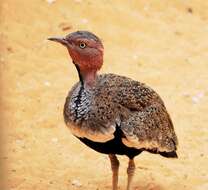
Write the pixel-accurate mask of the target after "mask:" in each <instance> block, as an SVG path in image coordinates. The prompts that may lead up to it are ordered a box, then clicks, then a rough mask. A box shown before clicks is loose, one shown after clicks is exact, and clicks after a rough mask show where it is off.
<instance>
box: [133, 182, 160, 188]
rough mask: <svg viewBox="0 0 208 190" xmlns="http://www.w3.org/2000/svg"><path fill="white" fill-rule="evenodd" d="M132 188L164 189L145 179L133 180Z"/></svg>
mask: <svg viewBox="0 0 208 190" xmlns="http://www.w3.org/2000/svg"><path fill="white" fill-rule="evenodd" d="M132 190H164V188H163V187H162V186H161V185H159V184H157V183H155V182H147V181H141V180H140V181H138V182H137V181H135V182H134V185H133V188H132Z"/></svg>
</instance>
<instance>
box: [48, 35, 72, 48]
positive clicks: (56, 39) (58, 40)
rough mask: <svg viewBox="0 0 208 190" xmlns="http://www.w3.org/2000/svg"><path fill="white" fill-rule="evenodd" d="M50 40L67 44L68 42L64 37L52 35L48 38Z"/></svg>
mask: <svg viewBox="0 0 208 190" xmlns="http://www.w3.org/2000/svg"><path fill="white" fill-rule="evenodd" d="M48 40H51V41H54V42H59V43H61V44H63V45H65V46H66V45H67V44H68V42H67V40H66V39H65V38H64V37H51V38H48Z"/></svg>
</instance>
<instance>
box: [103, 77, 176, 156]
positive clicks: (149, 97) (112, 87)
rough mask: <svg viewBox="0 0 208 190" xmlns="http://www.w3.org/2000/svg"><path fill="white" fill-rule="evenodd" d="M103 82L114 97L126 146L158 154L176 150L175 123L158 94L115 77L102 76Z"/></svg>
mask: <svg viewBox="0 0 208 190" xmlns="http://www.w3.org/2000/svg"><path fill="white" fill-rule="evenodd" d="M101 79H102V84H101V86H104V88H103V89H105V91H106V92H105V93H109V94H111V93H113V97H112V98H113V99H112V101H113V103H114V104H117V107H118V112H120V120H121V121H120V127H121V130H122V131H123V133H124V135H125V137H126V138H123V139H122V140H123V143H124V144H125V145H126V146H129V147H134V148H138V149H140V148H145V149H148V150H154V151H158V152H172V151H175V150H176V145H177V143H178V142H177V137H176V135H175V132H174V128H173V124H172V121H171V119H170V117H169V114H168V113H167V110H166V108H165V106H164V103H163V101H162V100H161V98H160V97H159V96H158V94H157V93H156V92H155V91H153V90H152V89H151V88H149V87H147V86H146V85H145V84H143V83H139V82H137V81H133V80H131V79H129V78H126V77H121V76H117V75H113V74H107V75H102V76H101Z"/></svg>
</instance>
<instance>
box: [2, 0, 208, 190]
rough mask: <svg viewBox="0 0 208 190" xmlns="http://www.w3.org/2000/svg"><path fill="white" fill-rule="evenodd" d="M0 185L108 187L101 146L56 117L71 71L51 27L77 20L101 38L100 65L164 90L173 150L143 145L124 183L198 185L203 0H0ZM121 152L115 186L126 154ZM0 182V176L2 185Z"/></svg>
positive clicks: (207, 142)
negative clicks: (169, 155) (164, 153)
mask: <svg viewBox="0 0 208 190" xmlns="http://www.w3.org/2000/svg"><path fill="white" fill-rule="evenodd" d="M0 6H1V11H0V14H1V16H0V28H1V32H0V35H1V37H0V52H1V57H0V69H1V70H0V71H1V120H0V121H1V139H3V140H2V141H1V145H2V147H3V148H2V150H1V152H2V154H1V158H0V159H1V162H0V163H1V167H2V168H1V179H0V180H1V188H0V189H1V190H45V189H50V190H57V189H58V190H76V189H79V190H109V189H111V170H110V164H109V161H108V157H107V155H102V154H99V153H96V152H94V151H93V150H90V149H89V148H87V147H86V146H85V145H83V144H81V143H80V142H79V141H78V140H77V139H76V138H75V137H73V136H72V135H71V134H70V131H69V130H68V129H67V128H66V127H65V124H64V122H63V117H62V110H63V104H64V101H65V96H66V94H67V92H68V90H69V89H70V88H71V86H72V85H73V84H74V83H75V82H76V81H77V80H78V78H77V73H76V71H75V68H74V67H73V65H72V64H71V60H70V59H69V56H68V55H67V51H66V50H65V49H64V47H62V46H60V45H58V44H55V43H52V42H47V41H46V40H45V39H46V38H47V37H49V36H53V35H64V34H67V33H69V32H72V31H75V30H78V29H84V30H90V31H93V32H94V33H96V34H97V35H98V36H100V37H101V38H102V40H103V43H104V45H105V64H104V67H103V69H102V70H101V73H108V72H113V73H117V74H120V75H126V76H129V77H131V78H133V79H135V80H139V81H143V82H145V83H147V84H148V85H150V86H152V87H153V88H154V89H155V90H156V91H157V92H158V93H159V94H160V95H161V97H162V98H163V99H164V101H165V103H166V106H167V109H168V110H169V112H170V114H171V116H172V119H173V122H174V125H175V130H176V133H177V135H178V138H179V143H180V146H179V149H178V154H179V159H177V160H172V159H166V158H162V157H160V156H158V155H152V154H149V153H143V154H141V155H140V156H138V157H137V158H136V159H135V161H136V164H137V172H136V175H135V181H134V190H165V189H168V190H207V189H208V174H207V171H208V148H207V147H208V129H207V127H208V126H207V123H208V116H207V113H208V11H207V10H208V1H204V0H189V1H181V0H167V1H159V0H158V1H155V0H149V1H146V0H139V1H136V0H135V1H127V0H126V1H108V0H103V1H93V0H86V1H84V0H56V1H55V2H53V3H48V2H47V1H46V0H31V1H28V0H19V1H14V0H1V1H0ZM119 159H120V160H121V169H120V178H119V179H120V181H119V189H120V190H124V189H125V185H126V166H127V161H128V159H127V158H126V157H119ZM3 185H4V186H3Z"/></svg>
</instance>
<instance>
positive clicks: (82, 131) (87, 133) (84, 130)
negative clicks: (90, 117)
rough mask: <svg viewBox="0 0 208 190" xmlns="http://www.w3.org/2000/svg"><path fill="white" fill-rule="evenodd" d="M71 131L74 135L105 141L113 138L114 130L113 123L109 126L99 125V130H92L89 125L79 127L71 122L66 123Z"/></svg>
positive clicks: (95, 140)
mask: <svg viewBox="0 0 208 190" xmlns="http://www.w3.org/2000/svg"><path fill="white" fill-rule="evenodd" d="M67 126H68V127H69V129H70V131H71V133H72V134H73V135H75V136H76V137H80V138H87V139H89V140H92V141H94V142H107V141H109V140H112V139H113V138H114V134H113V133H114V132H115V130H116V127H115V125H110V126H109V127H105V128H104V127H100V128H99V130H97V131H94V130H92V129H91V128H90V127H80V126H76V125H74V124H71V123H67Z"/></svg>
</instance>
